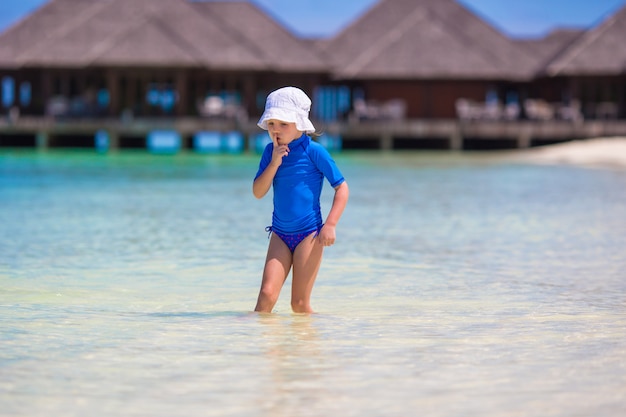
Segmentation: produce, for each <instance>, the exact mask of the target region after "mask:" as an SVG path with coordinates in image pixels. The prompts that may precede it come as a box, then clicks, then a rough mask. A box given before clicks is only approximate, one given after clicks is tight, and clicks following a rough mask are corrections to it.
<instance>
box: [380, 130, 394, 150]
mask: <svg viewBox="0 0 626 417" xmlns="http://www.w3.org/2000/svg"><path fill="white" fill-rule="evenodd" d="M380 149H381V150H383V151H391V150H393V136H392V135H391V134H390V133H384V134H383V135H382V136H381V138H380Z"/></svg>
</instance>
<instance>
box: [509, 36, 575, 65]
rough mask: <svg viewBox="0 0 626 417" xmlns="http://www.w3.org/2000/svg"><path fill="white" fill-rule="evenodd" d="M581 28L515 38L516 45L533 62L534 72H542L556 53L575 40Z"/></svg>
mask: <svg viewBox="0 0 626 417" xmlns="http://www.w3.org/2000/svg"><path fill="white" fill-rule="evenodd" d="M583 33H585V31H584V30H582V29H565V28H561V29H555V30H553V31H552V32H550V33H548V34H547V35H546V36H544V37H542V38H537V39H519V40H515V43H516V44H517V46H519V47H520V48H521V49H524V50H526V51H527V52H528V54H529V55H530V56H531V57H532V59H533V61H534V62H535V65H534V68H535V70H534V72H535V73H542V72H543V71H544V69H545V68H546V65H548V64H549V63H550V62H551V61H552V60H553V59H554V58H555V57H556V56H558V54H560V53H561V51H563V50H564V49H565V48H567V47H568V46H569V45H571V44H572V43H573V42H575V41H576V40H577V39H578V38H579V37H580V36H582V34H583Z"/></svg>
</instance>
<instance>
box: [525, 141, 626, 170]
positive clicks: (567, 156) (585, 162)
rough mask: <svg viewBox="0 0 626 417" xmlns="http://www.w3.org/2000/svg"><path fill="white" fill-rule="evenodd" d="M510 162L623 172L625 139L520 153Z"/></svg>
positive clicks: (559, 145)
mask: <svg viewBox="0 0 626 417" xmlns="http://www.w3.org/2000/svg"><path fill="white" fill-rule="evenodd" d="M513 159H515V160H517V161H520V162H524V163H534V164H545V165H555V164H556V165H578V166H585V167H590V168H608V169H620V170H621V169H624V170H626V137H598V138H590V139H580V140H574V141H571V142H564V143H558V144H554V145H546V146H541V147H537V148H531V149H525V150H520V151H519V152H516V153H515V156H513Z"/></svg>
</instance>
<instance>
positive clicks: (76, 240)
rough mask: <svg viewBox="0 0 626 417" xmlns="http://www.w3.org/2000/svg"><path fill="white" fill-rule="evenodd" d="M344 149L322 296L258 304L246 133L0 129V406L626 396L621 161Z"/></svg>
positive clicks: (577, 403) (289, 409)
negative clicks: (214, 140)
mask: <svg viewBox="0 0 626 417" xmlns="http://www.w3.org/2000/svg"><path fill="white" fill-rule="evenodd" d="M336 159H337V161H338V163H339V164H340V166H341V168H342V170H343V171H344V174H345V175H346V177H347V178H348V182H349V184H350V188H351V200H350V203H349V207H348V209H347V210H346V213H345V214H344V217H343V218H342V221H341V224H340V226H339V228H338V242H337V244H336V245H335V246H333V247H332V248H329V249H327V251H326V254H325V260H324V263H323V265H322V270H321V271H320V275H319V277H318V282H317V284H316V287H315V290H314V293H313V306H314V308H315V309H316V310H317V311H318V313H317V314H315V315H312V316H301V315H293V314H291V312H290V308H289V299H288V294H289V283H287V284H286V286H285V288H284V289H283V295H282V297H281V299H280V300H279V303H278V305H277V309H276V313H275V314H272V315H256V314H253V313H250V310H251V309H252V308H253V306H254V303H255V301H256V295H257V291H258V285H259V283H260V274H261V268H262V265H263V259H264V256H265V250H266V245H267V234H266V233H265V232H264V230H263V229H264V227H265V226H266V225H267V224H268V222H269V221H270V218H271V201H270V199H269V198H266V199H264V200H260V201H259V200H256V199H254V197H253V196H252V193H251V178H252V176H253V175H254V173H255V172H256V166H257V163H258V157H257V156H255V155H239V156H237V155H231V156H202V155H193V154H180V155H176V156H164V155H160V156H151V155H148V154H144V153H139V152H137V153H133V152H123V153H119V154H108V155H97V154H91V153H88V152H73V151H65V152H58V151H54V152H47V153H37V152H32V151H23V152H17V151H6V150H5V151H2V152H1V153H0V345H1V346H2V348H1V349H0V405H2V412H0V414H1V415H7V416H8V415H11V416H29V417H31V416H145V415H150V416H173V415H177V416H294V415H305V416H381V415H385V416H407V415H428V416H459V415H463V416H493V417H502V416H563V417H571V416H622V415H624V413H625V412H626V193H625V192H624V190H625V189H626V172H624V171H614V170H613V171H611V170H599V169H583V168H576V167H567V166H535V165H522V164H512V163H510V162H507V159H506V158H500V156H499V155H498V154H488V155H485V154H450V153H405V154H378V153H371V154H350V153H344V154H340V155H337V156H336ZM330 198H332V195H331V194H330V193H329V191H328V190H326V192H325V194H324V203H325V206H326V207H328V206H329V202H330Z"/></svg>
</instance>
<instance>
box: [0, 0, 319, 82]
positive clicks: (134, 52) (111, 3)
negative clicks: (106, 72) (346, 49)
mask: <svg viewBox="0 0 626 417" xmlns="http://www.w3.org/2000/svg"><path fill="white" fill-rule="evenodd" d="M0 66H3V67H18V68H19V67H29V66H47V67H70V68H71V67H78V68H81V67H89V66H125V67H133V66H136V67H145V66H152V67H184V68H185V67H201V68H210V69H223V70H270V71H272V70H274V71H294V72H300V71H301V72H318V71H324V68H325V66H324V65H323V62H322V60H321V59H320V58H319V56H318V55H316V53H315V51H314V50H312V49H311V48H310V47H308V45H307V44H306V43H305V42H304V41H303V40H301V39H298V38H297V37H296V36H294V35H293V34H292V33H290V32H288V31H287V30H286V29H285V28H284V27H282V26H280V25H279V24H278V23H277V22H276V21H274V20H273V19H271V18H270V17H269V16H268V15H267V14H266V13H265V12H264V11H262V10H259V8H258V7H256V6H255V5H253V4H252V3H250V2H248V1H228V2H207V3H197V2H190V1H189V0H50V2H49V3H46V4H45V5H44V6H43V7H41V8H40V9H39V10H37V11H36V12H34V13H33V14H32V15H30V16H29V17H28V18H26V19H25V20H23V21H21V22H20V23H18V24H17V25H16V26H14V27H12V28H10V29H9V30H8V31H6V32H5V33H3V34H2V35H0Z"/></svg>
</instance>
